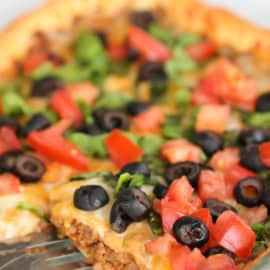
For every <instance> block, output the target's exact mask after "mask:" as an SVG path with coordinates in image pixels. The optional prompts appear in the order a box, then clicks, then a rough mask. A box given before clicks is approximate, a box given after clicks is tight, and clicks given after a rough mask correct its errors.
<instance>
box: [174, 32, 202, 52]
mask: <svg viewBox="0 0 270 270" xmlns="http://www.w3.org/2000/svg"><path fill="white" fill-rule="evenodd" d="M200 41H201V37H200V35H198V34H196V33H183V34H182V35H181V36H180V38H179V41H178V43H177V44H178V45H180V46H181V47H184V48H186V47H189V46H191V45H194V44H196V43H199V42H200Z"/></svg>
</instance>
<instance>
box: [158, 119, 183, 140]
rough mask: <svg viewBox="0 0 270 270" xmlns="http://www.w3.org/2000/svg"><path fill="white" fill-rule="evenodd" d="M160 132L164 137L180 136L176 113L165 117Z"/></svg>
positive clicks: (178, 120)
mask: <svg viewBox="0 0 270 270" xmlns="http://www.w3.org/2000/svg"><path fill="white" fill-rule="evenodd" d="M162 132H163V135H164V137H165V138H168V139H176V138H179V137H180V136H181V127H180V118H179V116H178V115H170V116H167V117H166V120H165V123H164V124H163V126H162Z"/></svg>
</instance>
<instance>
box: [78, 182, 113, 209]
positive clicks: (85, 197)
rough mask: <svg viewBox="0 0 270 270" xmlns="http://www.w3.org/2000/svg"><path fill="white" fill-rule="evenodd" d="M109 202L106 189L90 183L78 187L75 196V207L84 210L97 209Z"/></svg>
mask: <svg viewBox="0 0 270 270" xmlns="http://www.w3.org/2000/svg"><path fill="white" fill-rule="evenodd" d="M108 202H109V195H108V193H107V192H106V190H105V189H104V188H103V187H101V186H97V185H88V186H82V187H80V188H78V189H77V190H76V191H75V193H74V197H73V203H74V205H75V207H77V208H78V209H80V210H84V211H93V210H97V209H99V208H101V207H103V206H104V205H106V204H107V203H108Z"/></svg>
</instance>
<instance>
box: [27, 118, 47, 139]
mask: <svg viewBox="0 0 270 270" xmlns="http://www.w3.org/2000/svg"><path fill="white" fill-rule="evenodd" d="M50 125H51V121H50V120H49V119H48V118H47V117H46V116H45V115H44V114H42V113H36V114H34V115H33V116H32V117H31V118H30V119H29V120H28V121H27V122H26V124H25V126H24V128H23V134H24V135H25V136H27V135H28V134H29V133H31V132H32V131H38V130H42V129H45V128H48V127H49V126H50Z"/></svg>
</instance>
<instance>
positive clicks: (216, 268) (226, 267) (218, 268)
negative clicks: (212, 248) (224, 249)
mask: <svg viewBox="0 0 270 270" xmlns="http://www.w3.org/2000/svg"><path fill="white" fill-rule="evenodd" d="M237 269H238V268H237V267H236V265H235V264H234V261H233V260H232V259H231V258H230V257H229V256H227V255H226V254H217V255H212V256H210V257H208V259H207V263H206V264H205V265H203V266H202V268H200V270H237Z"/></svg>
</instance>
